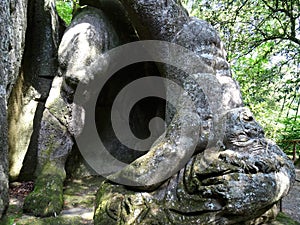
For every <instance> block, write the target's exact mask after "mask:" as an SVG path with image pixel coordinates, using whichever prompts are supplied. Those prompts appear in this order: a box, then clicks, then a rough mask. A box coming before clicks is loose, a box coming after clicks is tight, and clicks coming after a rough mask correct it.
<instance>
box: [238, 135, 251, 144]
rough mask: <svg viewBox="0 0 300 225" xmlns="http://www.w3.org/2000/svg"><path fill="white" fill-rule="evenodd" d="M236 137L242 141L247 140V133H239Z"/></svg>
mask: <svg viewBox="0 0 300 225" xmlns="http://www.w3.org/2000/svg"><path fill="white" fill-rule="evenodd" d="M238 139H239V141H243V142H246V141H248V139H249V138H248V136H247V135H245V134H239V135H238Z"/></svg>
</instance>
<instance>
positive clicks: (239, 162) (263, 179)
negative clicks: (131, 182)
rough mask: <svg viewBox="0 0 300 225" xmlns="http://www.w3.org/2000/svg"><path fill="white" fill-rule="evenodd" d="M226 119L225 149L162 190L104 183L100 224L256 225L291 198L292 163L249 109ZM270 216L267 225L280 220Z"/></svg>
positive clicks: (200, 159)
mask: <svg viewBox="0 0 300 225" xmlns="http://www.w3.org/2000/svg"><path fill="white" fill-rule="evenodd" d="M224 117H225V118H226V122H227V123H226V124H227V125H226V135H225V137H224V144H225V146H224V148H220V149H217V148H215V149H206V150H205V151H204V152H203V153H200V154H197V155H195V156H194V157H192V158H191V160H190V161H189V163H188V164H187V165H186V166H185V167H184V168H183V169H182V170H181V171H180V172H179V173H177V174H175V175H174V176H173V177H171V178H170V179H169V180H168V182H165V183H164V184H162V186H160V187H159V188H158V189H157V190H155V191H152V192H150V193H149V192H138V191H133V190H130V189H127V188H126V187H124V186H121V185H113V184H109V183H104V184H103V185H102V187H101V188H100V190H99V192H98V197H97V203H96V206H97V207H96V210H95V224H153V223H154V224H187V225H188V224H241V223H247V224H257V223H256V221H260V220H258V219H257V218H258V217H260V216H261V215H262V214H264V213H265V212H266V211H268V210H271V209H272V207H273V206H274V205H275V204H276V203H277V202H278V201H279V199H280V198H282V197H283V196H285V195H286V194H287V192H288V190H289V188H290V185H291V182H292V181H293V180H294V179H295V174H294V171H293V169H294V168H293V163H292V162H291V161H290V160H289V159H288V157H287V156H286V155H285V154H284V153H283V152H282V151H281V150H280V149H279V148H278V146H276V145H275V144H274V143H272V142H270V141H268V140H266V139H265V138H264V135H263V131H262V129H261V127H260V126H259V125H258V124H257V122H256V121H255V120H254V118H253V116H252V114H251V113H250V111H249V110H248V109H246V108H236V109H233V110H230V111H228V113H227V114H225V115H224ZM146 166H147V165H146ZM141 167H143V165H141ZM275 212H276V211H275ZM275 214H276V213H275ZM266 215H268V214H266ZM266 215H264V219H263V220H264V222H268V221H269V220H271V219H274V217H275V216H274V214H271V215H269V216H266ZM261 220H262V219H261Z"/></svg>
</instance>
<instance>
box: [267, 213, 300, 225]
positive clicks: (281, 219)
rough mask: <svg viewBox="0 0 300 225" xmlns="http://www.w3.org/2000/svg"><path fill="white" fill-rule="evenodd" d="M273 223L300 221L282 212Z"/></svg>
mask: <svg viewBox="0 0 300 225" xmlns="http://www.w3.org/2000/svg"><path fill="white" fill-rule="evenodd" d="M272 225H300V223H299V222H297V221H295V220H293V219H292V218H290V217H289V216H288V215H286V214H284V213H282V212H280V213H279V214H278V216H277V217H276V221H274V222H273V223H272Z"/></svg>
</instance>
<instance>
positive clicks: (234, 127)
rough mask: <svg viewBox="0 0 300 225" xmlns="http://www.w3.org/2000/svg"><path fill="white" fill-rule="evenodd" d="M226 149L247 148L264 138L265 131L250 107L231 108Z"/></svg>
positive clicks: (226, 135) (228, 114)
mask: <svg viewBox="0 0 300 225" xmlns="http://www.w3.org/2000/svg"><path fill="white" fill-rule="evenodd" d="M226 117H227V118H226V133H225V139H224V144H225V146H226V149H232V150H238V151H241V150H245V149H244V148H245V147H250V145H252V144H253V143H254V142H256V143H258V142H260V140H262V139H264V138H265V137H264V131H263V129H262V127H261V126H260V125H259V124H258V123H257V122H256V120H255V119H254V117H253V114H252V113H251V111H250V110H249V109H248V108H237V109H233V110H230V111H229V112H228V113H227V115H226Z"/></svg>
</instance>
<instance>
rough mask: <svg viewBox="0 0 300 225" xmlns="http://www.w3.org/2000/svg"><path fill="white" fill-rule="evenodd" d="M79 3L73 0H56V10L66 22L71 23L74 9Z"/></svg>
mask: <svg viewBox="0 0 300 225" xmlns="http://www.w3.org/2000/svg"><path fill="white" fill-rule="evenodd" d="M77 5H78V3H77V2H76V1H72V0H69V1H68V0H57V1H56V10H57V13H58V15H59V16H60V18H61V19H62V20H63V21H64V22H65V23H66V25H67V26H68V25H70V23H71V20H72V17H73V9H74V8H76V6H77Z"/></svg>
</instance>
